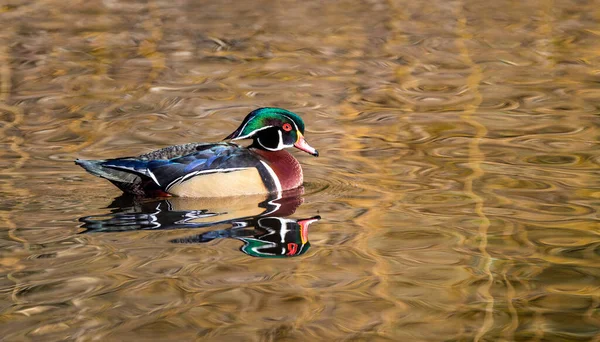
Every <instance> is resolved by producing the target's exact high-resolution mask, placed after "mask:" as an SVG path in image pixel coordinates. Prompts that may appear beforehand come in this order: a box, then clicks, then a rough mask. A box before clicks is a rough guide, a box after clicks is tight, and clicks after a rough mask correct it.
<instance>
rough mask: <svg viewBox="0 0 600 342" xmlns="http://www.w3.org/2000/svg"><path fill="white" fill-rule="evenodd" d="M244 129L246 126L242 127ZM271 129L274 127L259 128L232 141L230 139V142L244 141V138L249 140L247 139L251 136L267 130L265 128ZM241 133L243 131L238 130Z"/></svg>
mask: <svg viewBox="0 0 600 342" xmlns="http://www.w3.org/2000/svg"><path fill="white" fill-rule="evenodd" d="M244 127H246V125H244ZM271 127H275V126H265V127H261V128H259V129H255V130H253V131H252V132H250V133H248V134H246V135H243V136H241V137H237V138H233V139H231V140H240V139H246V138H249V137H251V136H253V135H254V134H256V133H257V132H260V131H262V130H265V129H267V128H271ZM243 131H244V129H241V130H240V132H243Z"/></svg>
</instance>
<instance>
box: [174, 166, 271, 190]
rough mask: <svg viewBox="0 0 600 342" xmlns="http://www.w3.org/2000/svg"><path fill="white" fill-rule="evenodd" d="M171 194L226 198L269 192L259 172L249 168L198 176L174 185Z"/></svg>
mask: <svg viewBox="0 0 600 342" xmlns="http://www.w3.org/2000/svg"><path fill="white" fill-rule="evenodd" d="M169 193H170V194H172V195H175V196H181V197H226V196H246V195H256V194H267V193H269V191H268V190H267V187H266V186H265V184H264V183H263V181H262V179H261V177H260V174H259V173H258V170H257V169H255V168H249V169H244V170H239V171H232V172H225V173H209V174H203V175H198V176H196V177H192V178H190V179H189V180H187V181H185V182H183V183H181V184H177V185H174V186H173V187H171V188H170V189H169Z"/></svg>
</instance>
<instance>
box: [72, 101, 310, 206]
mask: <svg viewBox="0 0 600 342" xmlns="http://www.w3.org/2000/svg"><path fill="white" fill-rule="evenodd" d="M242 139H252V144H250V145H249V146H248V147H243V146H240V145H238V144H236V143H232V142H219V143H208V144H206V143H190V144H184V145H176V146H170V147H165V148H163V149H160V150H156V151H152V152H149V153H146V154H142V155H140V156H138V157H125V158H117V159H107V160H80V159H78V160H76V161H75V163H76V164H78V165H80V166H81V167H83V168H84V169H85V170H86V171H88V172H89V173H91V174H93V175H95V176H98V177H101V178H105V179H107V180H109V181H110V182H112V183H113V184H114V185H116V186H117V187H118V188H119V189H121V190H122V191H123V192H125V193H128V194H133V195H137V196H146V197H155V196H159V197H160V196H180V197H229V196H244V195H255V194H273V193H281V192H282V191H286V190H290V189H295V188H297V187H299V186H301V185H302V182H303V175H302V168H301V166H300V163H298V161H297V160H296V159H295V158H294V157H293V156H292V155H291V154H290V153H288V152H287V151H285V150H284V149H285V148H287V147H296V148H297V149H299V150H302V151H304V152H306V153H309V154H311V155H313V156H315V157H317V156H319V152H317V150H315V149H314V148H313V147H311V146H310V145H309V144H308V143H307V142H306V140H305V139H304V122H303V121H302V118H300V116H298V115H297V114H295V113H292V112H290V111H288V110H285V109H281V108H259V109H257V110H254V111H252V112H250V113H249V114H248V115H247V116H246V118H245V119H244V121H243V122H242V124H241V125H240V126H239V127H238V129H236V130H235V131H234V132H233V133H231V134H230V135H229V136H227V137H226V138H225V139H224V140H231V141H237V140H242Z"/></svg>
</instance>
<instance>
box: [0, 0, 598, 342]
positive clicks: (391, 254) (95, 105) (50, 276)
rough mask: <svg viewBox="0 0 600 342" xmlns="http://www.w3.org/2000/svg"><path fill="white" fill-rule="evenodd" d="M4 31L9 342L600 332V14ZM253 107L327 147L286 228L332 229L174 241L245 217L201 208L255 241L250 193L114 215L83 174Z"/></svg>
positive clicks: (294, 6)
mask: <svg viewBox="0 0 600 342" xmlns="http://www.w3.org/2000/svg"><path fill="white" fill-rule="evenodd" d="M0 22H2V25H1V26H2V28H1V29H0V100H1V101H2V103H1V104H0V120H1V122H0V124H1V126H0V144H1V149H0V153H1V155H0V165H1V166H0V167H1V169H0V185H1V188H0V192H1V194H2V196H1V197H0V198H1V199H0V204H1V206H0V220H1V224H0V225H1V228H0V229H1V230H0V246H1V249H0V253H1V254H0V257H1V258H0V336H2V338H3V339H4V340H7V341H12V340H15V341H20V340H39V341H53V340H77V341H91V340H110V341H116V340H130V341H131V340H173V341H174V340H193V339H201V340H203V341H204V340H206V341H230V340H238V341H283V340H286V341H288V340H289V341H292V340H294V341H310V340H364V341H378V340H382V341H383V340H388V341H446V340H460V341H472V340H475V341H512V340H520V341H588V340H593V341H599V340H600V337H599V334H600V330H599V326H600V309H599V306H600V238H599V231H600V225H599V220H598V207H599V204H600V177H599V173H600V172H599V165H600V146H599V144H598V137H599V136H600V129H599V123H600V116H599V114H600V109H599V108H600V106H599V104H600V2H598V1H571V0H565V1H527V2H525V1H506V0H501V1H479V0H472V1H446V0H433V1H394V0H391V1H379V0H370V1H361V2H359V1H330V2H327V1H269V0H258V1H191V0H190V1H185V0H181V1H179V0H175V1H174V0H171V1H165V0H156V1H155V0H148V1H138V0H130V1H113V0H106V1H88V0H86V1H83V0H75V1H59V0H41V1H27V0H5V1H4V2H3V3H1V4H0ZM258 106H279V107H284V108H286V109H289V110H292V111H295V112H297V113H299V114H300V115H302V116H303V118H304V120H305V122H306V125H307V132H306V136H307V139H308V141H309V142H310V143H311V145H313V146H315V147H316V148H318V149H319V152H320V153H321V157H319V158H313V157H311V156H309V155H306V154H303V153H301V152H293V153H294V154H295V155H296V156H297V157H298V159H299V160H300V162H301V163H302V164H303V166H304V172H305V181H306V183H305V189H304V192H305V193H304V196H303V200H304V203H303V204H302V205H301V206H299V207H298V208H297V209H296V211H295V213H294V214H292V215H290V216H286V215H282V216H283V217H284V218H286V219H290V220H291V219H295V220H297V219H300V218H307V217H312V216H315V215H320V216H321V217H322V218H321V220H320V221H318V222H314V223H313V224H312V225H311V226H310V229H309V239H310V249H308V250H306V252H305V253H304V254H302V255H298V256H296V257H288V258H257V257H253V256H250V255H247V254H244V253H242V252H241V251H240V248H241V246H243V245H244V243H243V242H242V241H240V240H239V239H236V238H226V237H222V238H216V239H213V240H211V241H207V242H201V243H199V242H198V241H195V240H194V241H192V240H193V239H192V240H186V241H187V243H175V242H176V241H183V240H181V239H184V240H185V239H186V238H189V237H191V236H199V235H201V236H208V235H210V234H216V233H214V231H217V230H223V231H222V234H226V232H231V230H228V229H230V228H232V226H234V225H235V224H232V223H231V221H227V222H226V223H220V224H218V225H215V226H211V225H205V224H198V225H197V226H195V227H188V226H181V225H179V226H177V224H178V223H176V222H179V221H178V219H176V218H177V217H179V218H181V217H185V215H186V213H188V214H189V213H195V214H198V213H200V214H206V213H212V214H220V215H226V216H227V217H226V219H227V220H234V222H240V220H241V221H243V222H246V223H248V222H250V226H249V228H247V231H249V232H251V227H254V225H256V224H257V222H256V220H254V219H250V220H246V221H244V219H240V218H243V217H247V216H248V215H250V216H252V215H259V214H260V210H259V211H257V207H256V203H251V204H248V203H243V204H240V207H235V208H233V209H232V208H226V207H224V206H223V203H184V205H181V206H179V207H178V208H175V207H170V205H173V204H168V203H164V202H159V203H145V204H144V203H143V204H139V203H125V204H123V203H115V204H113V205H111V202H113V199H114V198H115V197H117V196H118V195H119V192H118V191H117V190H116V189H115V188H114V187H112V185H110V184H109V183H108V182H106V181H103V180H101V179H98V178H95V177H93V176H91V175H89V174H86V173H85V172H84V171H83V170H82V169H81V168H79V167H77V166H76V165H74V164H73V160H74V159H76V158H83V159H99V158H109V157H118V156H127V155H134V154H140V153H144V152H147V151H150V150H152V149H155V148H159V147H164V146H167V145H172V144H179V143H187V142H195V141H215V140H220V139H222V138H223V137H225V136H226V135H227V134H229V133H230V132H231V131H232V130H233V129H235V128H236V127H237V125H238V124H239V122H240V121H241V120H242V118H243V117H244V115H245V114H246V113H247V112H249V111H250V110H252V109H255V108H257V107H258ZM238 204H239V203H238ZM109 205H111V208H107V206H109ZM175 205H177V203H175ZM157 208H159V209H161V208H163V209H161V210H162V211H161V212H160V213H159V214H156V215H159V216H160V215H162V216H161V217H162V218H160V219H156V220H154V221H152V220H150V221H152V222H159V223H160V224H162V226H160V227H158V228H159V229H150V228H149V226H148V225H149V223H148V222H150V221H148V222H146V221H144V222H141V223H140V219H141V218H143V217H146V216H143V215H147V216H148V215H149V214H152V213H154V212H155V211H156V209H157ZM164 208H167V209H164ZM239 208H242V209H243V210H246V211H243V212H241V211H239V210H242V209H239ZM203 209H206V210H204V211H202V210H203ZM253 210H254V211H253ZM200 214H198V215H200ZM156 215H155V216H156ZM177 215H179V216H177ZM200 216H201V215H200ZM217 216H218V215H217ZM90 217H92V218H93V219H94V220H97V221H101V222H109V223H110V222H114V221H110V220H111V219H116V218H118V219H125V220H130V219H133V221H135V222H134V223H130V224H129V225H127V224H125V229H120V230H121V231H119V232H116V231H105V230H102V229H97V231H93V230H94V229H96V228H97V227H99V226H93V227H96V228H94V229H89V228H88V226H86V225H87V224H89V223H85V222H88V221H89V220H90ZM148 217H149V216H148ZM174 217H175V218H174ZM202 217H204V216H202ZM219 217H224V216H219ZM80 219H81V220H82V222H80ZM196 219H197V218H196ZM86 220H87V221H86ZM102 220H105V221H102ZM106 220H108V221H106ZM157 220H158V221H157ZM236 220H237V221H236ZM167 221H168V222H167ZM200 221H201V222H204V221H202V219H200ZM200 221H194V222H196V223H198V222H200ZM217 221H218V220H217ZM165 222H167V223H168V224H166V223H165ZM173 225H176V226H173ZM152 227H154V228H157V226H156V225H153V226H152ZM129 228H131V229H129ZM141 228H148V229H141ZM160 228H168V229H160ZM175 228H178V229H175ZM90 230H92V231H90ZM108 230H110V229H108ZM211 232H212V233H211ZM203 233H207V234H208V235H202V234H203ZM209 233H210V234H209ZM178 239H179V240H178ZM196 240H198V239H196Z"/></svg>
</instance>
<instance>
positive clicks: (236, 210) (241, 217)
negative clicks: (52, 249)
mask: <svg viewBox="0 0 600 342" xmlns="http://www.w3.org/2000/svg"><path fill="white" fill-rule="evenodd" d="M287 195H288V196H285V197H278V198H271V199H267V200H264V197H263V198H262V199H260V198H259V199H257V198H253V197H237V198H231V199H227V200H222V199H221V200H219V201H210V200H207V199H191V198H169V199H165V200H161V201H145V202H141V203H140V202H131V201H127V200H125V202H123V201H124V199H120V201H121V203H116V202H114V203H113V205H112V206H111V207H113V208H114V209H113V210H112V213H110V214H104V215H93V216H86V217H82V218H80V219H79V220H80V221H81V222H83V224H82V226H81V227H82V228H85V231H83V232H82V233H93V232H119V231H132V230H171V229H194V228H210V227H214V226H216V225H220V226H222V225H223V224H228V225H231V228H227V229H217V230H212V231H206V232H203V233H201V234H198V235H194V236H191V237H187V238H178V239H174V240H171V242H174V243H203V242H208V241H211V240H214V239H217V238H234V239H238V240H241V241H243V242H244V246H243V247H242V248H241V250H242V252H244V253H246V254H248V255H252V256H258V257H285V256H297V255H301V254H303V253H304V252H306V250H307V249H308V248H309V246H310V243H309V242H308V226H309V225H310V224H311V223H313V222H315V221H318V220H319V219H320V217H318V216H315V217H313V218H310V219H304V220H293V219H287V218H285V216H288V215H291V214H293V213H294V212H295V211H296V209H297V208H298V207H299V206H300V204H302V202H303V199H302V197H301V195H302V192H301V191H299V192H295V193H291V194H290V193H288V194H287Z"/></svg>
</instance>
